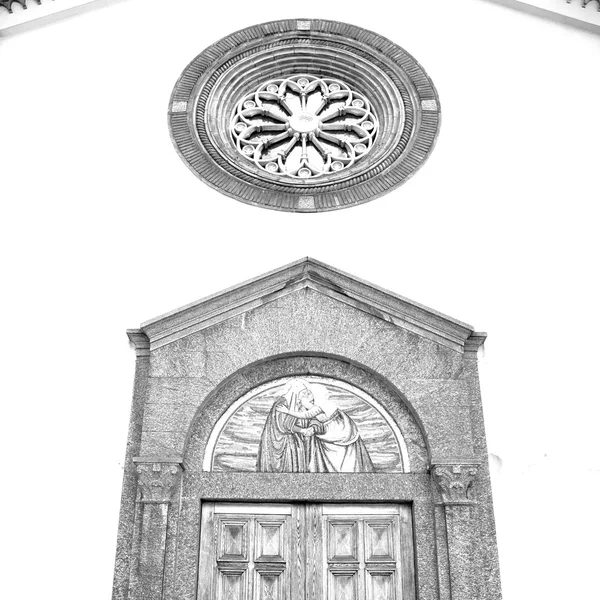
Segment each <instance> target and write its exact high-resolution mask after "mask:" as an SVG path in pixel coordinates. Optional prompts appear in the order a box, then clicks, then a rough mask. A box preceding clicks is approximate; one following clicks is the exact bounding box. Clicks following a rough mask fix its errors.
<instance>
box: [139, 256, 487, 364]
mask: <svg viewBox="0 0 600 600" xmlns="http://www.w3.org/2000/svg"><path fill="white" fill-rule="evenodd" d="M302 289H312V290H314V291H316V292H319V293H322V294H324V295H327V296H329V297H330V298H333V299H335V300H337V301H339V302H342V303H344V304H347V305H349V306H353V307H355V308H357V309H358V310H362V311H363V312H366V313H368V314H370V315H372V316H375V317H377V318H379V319H382V320H384V321H387V322H389V323H393V324H394V325H397V326H398V327H402V328H403V329H406V330H408V331H411V332H413V333H416V334H418V335H420V336H422V337H424V338H427V339H429V340H432V341H434V342H436V343H438V344H441V345H443V346H446V347H449V348H452V349H453V350H455V351H457V352H461V353H463V352H465V351H467V352H468V351H469V349H470V348H471V347H472V346H474V344H476V343H477V347H478V346H479V345H480V343H481V341H479V342H477V341H476V340H479V339H480V338H477V336H481V335H484V334H476V337H473V336H474V334H475V332H474V329H473V327H472V326H471V325H468V324H466V323H463V322H461V321H458V320H456V319H453V318H452V317H449V316H447V315H444V314H442V313H440V312H438V311H435V310H433V309H431V308H428V307H426V306H423V305H422V304H418V303H417V302H413V301H412V300H409V299H407V298H404V297H402V296H399V295H397V294H394V293H393V292H390V291H388V290H385V289H383V288H381V287H378V286H375V285H373V284H371V283H368V282H366V281H363V280H361V279H358V278H356V277H354V276H352V275H349V274H347V273H344V272H343V271H339V270H338V269H335V268H333V267H330V266H329V265H326V264H324V263H322V262H319V261H317V260H315V259H312V258H304V259H301V260H299V261H296V262H293V263H291V264H289V265H286V266H284V267H281V268H279V269H276V270H274V271H270V272H269V273H266V274H264V275H261V276H259V277H257V278H255V279H251V280H249V281H246V282H244V283H241V284H239V285H236V286H234V287H231V288H228V289H226V290H224V291H222V292H219V293H217V294H214V295H212V296H209V297H207V298H204V299H202V300H199V301H197V302H193V303H192V304H188V305H186V306H184V307H182V308H179V309H177V310H174V311H171V312H169V313H166V314H164V315H162V316H160V317H157V318H155V319H151V320H149V321H146V322H145V323H142V325H141V328H140V329H136V330H129V332H128V335H130V340H131V339H132V335H135V336H138V337H137V338H136V339H138V340H140V339H142V338H141V337H139V336H142V335H144V336H146V338H147V339H148V340H149V350H154V349H156V348H160V347H161V346H165V345H167V344H170V343H172V342H175V341H177V340H179V339H181V338H184V337H186V336H188V335H190V334H192V333H196V332H198V331H201V330H203V329H206V328H207V327H211V326H213V325H216V324H218V323H220V322H223V321H225V320H227V319H230V318H232V317H235V316H237V315H240V314H243V313H245V312H248V311H249V310H251V309H253V308H256V307H258V306H261V305H263V304H267V303H269V302H272V301H274V300H276V299H277V298H281V297H284V296H287V295H289V294H292V293H295V292H298V291H299V290H302ZM470 338H473V340H472V341H471V343H470V345H469V344H468V340H469V339H470ZM132 343H134V342H133V340H132ZM137 343H138V345H139V344H140V343H142V342H137ZM138 345H136V346H135V347H136V350H138ZM140 350H143V348H141V347H140Z"/></svg>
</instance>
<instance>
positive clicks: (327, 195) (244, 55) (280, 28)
mask: <svg viewBox="0 0 600 600" xmlns="http://www.w3.org/2000/svg"><path fill="white" fill-rule="evenodd" d="M299 75H305V76H306V78H307V80H311V81H312V80H313V78H314V79H315V80H316V79H319V80H321V81H333V80H336V81H342V82H344V83H345V84H347V85H348V87H349V88H350V89H351V90H352V91H353V93H354V94H355V95H354V96H348V95H346V97H345V98H343V99H341V96H340V95H339V94H338V95H336V94H332V93H329V94H328V93H327V90H326V89H325V90H324V92H323V98H322V100H323V102H324V103H326V104H327V103H335V102H336V101H337V102H338V103H339V106H337V105H335V104H334V105H333V106H332V109H331V110H340V117H339V119H333V120H328V121H327V128H329V127H330V125H335V124H337V123H342V124H344V125H348V129H347V130H346V131H347V135H345V136H344V135H343V133H344V132H341V133H342V135H338V136H337V137H338V138H340V140H341V141H340V142H339V143H338V142H336V140H334V139H333V137H334V135H333V134H332V133H331V131H327V130H326V129H327V128H323V124H324V122H323V120H322V119H321V120H318V121H320V122H319V123H318V124H317V123H315V125H314V127H311V128H310V131H304V130H303V126H300V125H298V123H295V122H296V120H298V119H297V118H296V117H297V115H296V117H295V116H294V114H289V117H290V118H289V119H288V120H287V123H288V126H289V128H290V131H289V132H288V138H286V137H285V136H284V135H283V134H284V133H285V131H286V130H285V129H281V128H280V129H281V131H280V132H278V135H280V136H281V140H282V146H281V148H280V149H278V148H277V147H276V146H274V147H273V148H272V150H271V153H272V154H271V155H269V154H268V153H267V152H265V151H263V150H265V148H266V146H268V145H269V144H268V143H267V145H266V146H264V144H263V146H261V148H260V151H257V152H256V157H257V160H248V158H247V157H245V156H243V155H241V154H240V143H239V137H236V134H235V130H233V131H232V127H235V125H236V124H239V123H240V117H239V115H240V102H242V106H243V102H244V101H246V102H249V99H248V95H249V94H252V93H253V92H255V91H256V90H259V89H261V86H264V85H265V82H270V81H278V82H281V81H282V80H283V79H286V78H287V79H294V78H296V81H297V78H298V76H299ZM268 85H272V84H268ZM273 89H274V88H273ZM282 89H283V88H282ZM276 95H277V94H276V93H273V98H271V99H268V100H269V102H270V103H271V105H272V106H274V107H275V108H280V107H281V106H283V104H285V98H284V99H283V100H281V99H279V100H278V99H277V98H276ZM267 96H268V95H267ZM264 97H265V94H263V100H264ZM357 99H359V100H361V101H362V102H364V101H365V99H368V103H369V109H370V111H371V112H372V114H373V115H376V117H377V122H376V125H377V135H376V136H371V137H370V138H369V139H367V138H365V140H366V142H367V143H366V144H365V146H366V147H367V148H368V153H367V152H365V150H364V149H363V147H362V146H360V145H359V146H358V151H359V152H358V153H356V152H355V153H354V155H353V154H352V151H353V149H355V148H356V145H357V144H361V143H364V140H362V141H361V140H360V139H359V140H358V141H357V140H354V139H353V138H352V136H356V135H357V134H361V132H360V131H359V128H360V122H358V123H357V122H355V121H360V119H361V118H363V117H361V116H360V115H357V114H356V113H358V112H359V111H354V112H355V114H352V107H351V105H352V102H353V101H355V100H357ZM344 100H346V101H347V103H348V107H346V106H344V103H343V101H344ZM271 101H272V102H271ZM277 102H280V105H279V106H277ZM357 104H358V102H356V103H355V108H356V105H357ZM248 106H249V105H248ZM251 108H254V107H251ZM267 108H269V107H267ZM347 109H350V110H347ZM324 110H325V111H327V110H328V109H327V108H325V109H324ZM330 112H331V111H330ZM363 112H364V111H363ZM306 114H308V112H307V113H306ZM236 115H237V116H236ZM264 116H265V115H258V118H259V120H258V121H256V122H255V123H251V122H250V121H248V124H249V125H251V126H256V124H258V126H261V125H268V124H269V122H268V117H269V115H267V119H266V120H265V121H264V123H263V122H262V121H260V117H264ZM303 116H306V115H303ZM311 116H313V115H312V113H311ZM363 120H365V119H363ZM279 122H281V123H286V120H285V119H280V121H279ZM294 124H296V127H294ZM439 125H440V107H439V100H438V97H437V92H436V90H435V88H434V86H433V84H432V82H431V80H430V79H429V77H428V76H427V74H426V73H425V71H424V70H423V69H422V67H421V66H420V65H419V64H418V63H417V62H416V61H415V60H414V59H413V58H412V57H411V56H410V55H409V54H408V53H406V52H405V51H404V50H403V49H402V48H400V47H399V46H397V45H396V44H394V43H393V42H391V41H390V40H388V39H386V38H384V37H382V36H380V35H378V34H376V33H373V32H371V31H367V30H365V29H362V28H359V27H356V26H353V25H348V24H345V23H339V22H335V21H325V20H321V19H313V20H308V19H289V20H283V21H274V22H271V23H264V24H261V25H255V26H252V27H248V28H247V29H243V30H241V31H238V32H235V33H233V34H231V35H229V36H227V37H225V38H223V39H222V40H220V41H218V42H217V43H215V44H213V45H212V46H210V47H209V48H207V49H206V50H204V51H203V52H202V53H201V54H199V55H198V56H197V57H196V58H195V59H194V60H192V62H191V63H190V64H189V65H188V66H187V67H186V69H185V70H184V71H183V73H182V75H181V76H180V78H179V80H178V81H177V83H176V85H175V89H174V91H173V94H172V96H171V100H170V103H169V127H170V130H171V137H172V139H173V143H174V144H175V147H176V149H177V151H178V152H179V154H180V156H181V157H182V159H183V160H184V162H185V163H186V164H187V165H188V166H189V168H190V169H191V170H192V171H193V172H194V173H195V174H196V175H197V176H198V177H199V178H201V179H202V180H204V181H205V182H206V183H207V184H209V185H210V186H212V187H213V188H215V189H217V190H219V191H221V192H222V193H224V194H226V195H228V196H230V197H233V198H235V199H237V200H240V201H242V202H246V203H249V204H255V205H257V206H261V207H264V208H271V209H276V210H285V211H300V212H315V211H326V210H335V209H338V208H345V207H348V206H353V205H355V204H361V203H363V202H367V201H369V200H373V199H375V198H377V197H379V196H382V195H383V194H386V193H388V192H390V191H391V190H393V189H395V188H396V187H398V186H399V185H401V184H402V183H404V181H405V180H406V179H408V178H409V177H411V176H412V175H413V173H414V172H415V171H416V170H417V169H419V167H420V166H421V165H422V164H423V163H424V162H425V160H426V159H427V158H428V156H429V154H430V153H431V151H432V149H433V146H434V143H435V140H436V136H437V133H438V130H439ZM353 127H354V131H353V130H352V128H353ZM239 128H240V129H241V125H240V126H239ZM265 129H267V127H265ZM323 130H325V135H324V136H323ZM253 131H254V130H253ZM262 133H264V132H262V131H261V130H258V131H255V132H254V134H255V135H256V139H257V140H258V141H257V143H256V144H255V147H257V148H258V146H259V145H260V144H261V143H263V140H264V139H267V138H264V137H263V138H261V137H260V136H261V134H262ZM294 135H297V136H299V137H298V144H297V146H298V147H301V148H303V149H304V151H306V148H307V147H309V151H312V152H313V156H315V157H316V156H317V155H316V154H315V149H316V152H318V153H320V154H321V157H322V164H324V165H326V166H325V167H324V168H321V167H318V168H314V165H315V164H316V162H317V163H318V162H319V161H320V160H321V159H319V158H318V157H317V161H316V162H315V161H314V160H312V161H311V160H309V157H305V163H304V168H305V169H306V170H304V171H300V174H298V171H299V170H300V167H298V168H295V170H292V169H289V168H281V166H280V168H278V169H276V168H275V166H276V165H277V164H279V165H283V164H284V161H282V160H279V155H280V153H282V152H284V151H286V147H285V145H284V144H283V140H286V141H287V140H288V139H289V140H291V139H293V136H294ZM336 135H337V134H336ZM303 136H304V137H305V138H306V140H305V142H306V143H304V141H303ZM363 137H364V136H363ZM317 138H319V139H318V140H317ZM315 140H316V143H314V147H313V146H312V144H313V142H315ZM336 143H337V146H336ZM245 145H246V144H245ZM311 148H312V150H311ZM242 151H243V147H242ZM288 151H289V150H288ZM359 153H362V154H364V155H363V156H361V157H360V160H354V157H355V155H356V156H357V155H358V154H359ZM265 156H272V157H274V160H266V161H262V159H263V158H264V157H265ZM299 156H300V155H299ZM348 156H350V158H348ZM302 160H303V159H302V157H300V158H299V159H298V161H299V162H298V164H300V162H301V161H302ZM261 161H262V162H261ZM263 162H264V164H263ZM267 164H269V167H266V165H267ZM330 165H334V167H333V168H330ZM307 167H310V169H307ZM309 170H310V171H311V172H310V174H309V173H308V171H309Z"/></svg>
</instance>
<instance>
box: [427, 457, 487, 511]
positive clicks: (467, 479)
mask: <svg viewBox="0 0 600 600" xmlns="http://www.w3.org/2000/svg"><path fill="white" fill-rule="evenodd" d="M478 470H479V465H478V464H458V463H457V464H438V465H433V467H432V469H431V476H432V478H433V480H434V481H435V483H436V485H437V487H438V489H439V491H440V494H441V495H442V504H448V505H451V504H476V503H477V501H476V499H475V495H474V486H475V480H476V477H477V472H478Z"/></svg>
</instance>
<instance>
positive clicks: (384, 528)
mask: <svg viewBox="0 0 600 600" xmlns="http://www.w3.org/2000/svg"><path fill="white" fill-rule="evenodd" d="M396 525H397V524H396V523H395V522H394V521H393V520H392V519H385V520H382V519H380V520H377V521H374V520H371V519H369V520H368V521H365V560H366V561H368V562H369V561H394V560H395V556H396V549H395V544H394V539H395V538H396V537H397V535H395V531H394V530H395V527H396Z"/></svg>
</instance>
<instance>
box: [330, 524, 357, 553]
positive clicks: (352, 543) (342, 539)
mask: <svg viewBox="0 0 600 600" xmlns="http://www.w3.org/2000/svg"><path fill="white" fill-rule="evenodd" d="M328 524H329V532H328V534H329V535H328V538H329V545H328V546H329V551H328V553H327V559H328V560H329V561H331V562H358V522H357V521H356V520H343V521H342V520H337V519H331V520H329V522H328Z"/></svg>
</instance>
